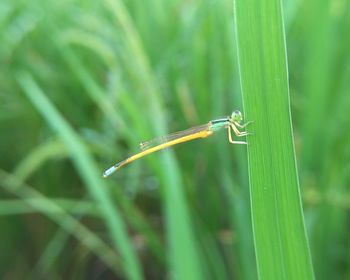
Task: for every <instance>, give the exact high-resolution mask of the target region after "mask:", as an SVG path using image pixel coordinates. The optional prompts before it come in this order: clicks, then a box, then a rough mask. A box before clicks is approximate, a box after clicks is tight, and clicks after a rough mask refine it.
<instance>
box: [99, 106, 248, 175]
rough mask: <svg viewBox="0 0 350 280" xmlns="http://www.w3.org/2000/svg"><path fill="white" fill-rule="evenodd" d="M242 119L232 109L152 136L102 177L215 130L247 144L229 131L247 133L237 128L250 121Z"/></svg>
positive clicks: (243, 134)
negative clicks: (224, 115)
mask: <svg viewBox="0 0 350 280" xmlns="http://www.w3.org/2000/svg"><path fill="white" fill-rule="evenodd" d="M242 120H243V117H242V113H241V112H240V111H238V110H236V111H233V113H232V114H231V116H227V117H224V118H221V119H216V120H212V121H209V122H208V123H207V124H204V125H199V126H195V127H191V128H188V129H186V130H182V131H178V132H174V133H171V134H169V135H166V136H161V137H157V138H154V139H152V140H149V141H146V142H142V143H140V148H141V152H139V153H137V154H134V155H132V156H130V157H128V158H126V159H124V160H122V161H120V162H118V163H116V164H115V165H113V166H112V167H110V168H108V169H107V170H106V171H104V172H103V177H105V178H106V177H108V176H109V175H111V174H112V173H113V172H115V171H117V170H119V169H120V168H122V167H123V166H125V165H126V164H128V163H131V162H133V161H134V160H137V159H139V158H141V157H144V156H146V155H149V154H151V153H154V152H156V151H159V150H163V149H165V148H168V147H171V146H174V145H177V144H180V143H184V142H187V141H191V140H194V139H198V138H207V137H209V136H210V135H212V134H214V133H215V132H217V131H219V130H222V129H227V131H228V139H229V141H230V143H232V144H247V142H245V141H235V140H233V138H232V135H231V131H233V132H234V134H235V135H236V136H237V137H243V136H246V135H248V134H249V133H248V132H246V131H240V130H239V129H243V128H245V127H246V126H247V125H248V124H250V123H252V122H251V121H250V122H247V123H245V124H241V122H242Z"/></svg>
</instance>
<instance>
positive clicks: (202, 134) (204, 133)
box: [116, 130, 213, 170]
mask: <svg viewBox="0 0 350 280" xmlns="http://www.w3.org/2000/svg"><path fill="white" fill-rule="evenodd" d="M211 134H213V132H212V131H210V130H203V131H198V132H196V133H193V134H190V135H186V136H183V137H180V138H177V139H174V140H171V141H169V142H166V143H162V144H160V145H157V146H155V147H152V148H149V149H147V150H144V151H142V152H140V153H137V154H135V155H133V156H131V157H128V158H127V159H125V160H124V161H122V162H121V163H120V165H119V166H118V167H117V168H116V169H117V170H119V169H120V168H122V167H123V166H124V165H126V164H128V163H130V162H133V161H134V160H137V159H139V158H141V157H144V156H146V155H148V154H151V153H153V152H156V151H159V150H163V149H165V148H168V147H171V146H174V145H177V144H180V143H184V142H188V141H191V140H195V139H198V138H206V137H208V136H210V135H211Z"/></svg>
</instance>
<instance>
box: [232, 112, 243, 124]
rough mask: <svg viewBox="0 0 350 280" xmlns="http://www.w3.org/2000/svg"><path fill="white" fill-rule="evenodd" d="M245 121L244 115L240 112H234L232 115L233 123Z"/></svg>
mask: <svg viewBox="0 0 350 280" xmlns="http://www.w3.org/2000/svg"><path fill="white" fill-rule="evenodd" d="M242 120H243V116H242V113H241V112H240V111H238V110H236V111H233V112H232V115H231V121H233V122H236V123H240V122H241V121H242Z"/></svg>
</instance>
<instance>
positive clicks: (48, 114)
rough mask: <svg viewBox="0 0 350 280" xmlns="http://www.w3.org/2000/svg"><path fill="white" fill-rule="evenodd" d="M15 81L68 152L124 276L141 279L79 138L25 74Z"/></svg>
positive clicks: (113, 209)
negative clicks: (118, 256)
mask: <svg viewBox="0 0 350 280" xmlns="http://www.w3.org/2000/svg"><path fill="white" fill-rule="evenodd" d="M18 81H19V83H20V85H21V86H22V88H23V90H24V93H25V94H26V95H27V97H28V98H29V99H30V101H31V102H32V103H33V105H34V106H35V107H36V109H37V110H38V111H39V113H41V115H42V116H43V117H44V119H45V120H46V121H47V123H48V124H49V125H50V126H51V127H52V128H53V129H54V130H55V131H56V132H57V133H58V134H59V136H60V137H61V139H62V141H63V142H64V143H65V145H66V146H67V149H68V150H69V152H70V153H71V156H72V160H73V163H74V164H75V166H76V168H77V170H78V172H79V173H80V175H81V177H82V179H83V180H84V182H85V184H86V186H87V188H88V190H89V191H90V193H91V195H92V196H93V197H94V198H95V199H96V201H97V202H98V204H99V207H100V209H101V213H102V214H103V217H104V218H105V223H106V225H107V226H108V228H109V231H110V235H111V239H112V240H113V242H114V245H115V247H116V249H117V250H118V251H120V254H121V255H122V257H123V259H124V260H125V273H126V275H128V277H129V278H130V279H142V278H143V277H142V276H141V268H140V265H139V262H138V260H137V258H136V256H135V253H134V251H133V249H132V246H131V243H130V241H129V239H128V236H127V233H126V229H125V226H124V223H123V221H122V219H121V217H120V214H119V212H118V210H117V208H116V207H115V206H114V205H113V203H112V201H111V199H110V198H109V197H108V195H107V192H106V185H105V183H104V182H103V179H102V176H101V174H100V173H98V172H97V170H98V168H97V167H96V166H95V164H94V161H93V159H92V157H91V156H90V155H89V153H88V151H87V150H86V148H85V146H84V144H83V143H82V141H81V140H80V139H79V136H78V135H77V134H76V133H75V132H74V130H73V129H72V127H71V126H70V125H69V124H68V123H67V122H66V121H65V120H64V118H63V117H62V116H61V115H60V113H59V112H58V111H57V109H56V108H55V107H54V106H53V104H52V103H51V102H50V101H49V99H48V98H46V96H45V95H44V93H43V92H42V90H41V89H40V88H39V87H38V85H37V84H36V83H35V81H34V80H33V78H32V77H31V76H30V75H29V74H27V73H20V74H19V75H18Z"/></svg>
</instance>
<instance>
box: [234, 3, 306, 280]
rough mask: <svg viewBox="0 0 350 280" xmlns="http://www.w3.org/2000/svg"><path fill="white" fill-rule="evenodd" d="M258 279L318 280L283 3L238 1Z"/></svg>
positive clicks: (236, 9)
mask: <svg viewBox="0 0 350 280" xmlns="http://www.w3.org/2000/svg"><path fill="white" fill-rule="evenodd" d="M235 17H236V18H235V20H236V22H235V24H236V32H237V44H238V57H239V67H240V78H241V87H242V93H243V102H244V109H245V114H246V118H247V120H254V121H255V122H254V124H252V125H251V127H250V129H249V130H251V131H253V132H254V135H252V136H249V137H248V138H249V139H248V140H249V146H248V160H249V176H250V189H251V207H252V220H253V232H254V241H255V251H256V258H257V266H258V276H259V279H269V280H271V279H313V270H312V266H311V260H310V253H309V247H308V242H307V238H306V234H305V227H304V220H303V213H302V207H301V199H300V193H299V185H298V176H297V170H296V163H295V154H294V144H293V135H292V129H291V115H290V104H289V91H288V74H287V65H286V48H285V37H284V27H283V23H282V12H281V3H280V1H279V0H244V1H243V0H236V1H235Z"/></svg>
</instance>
